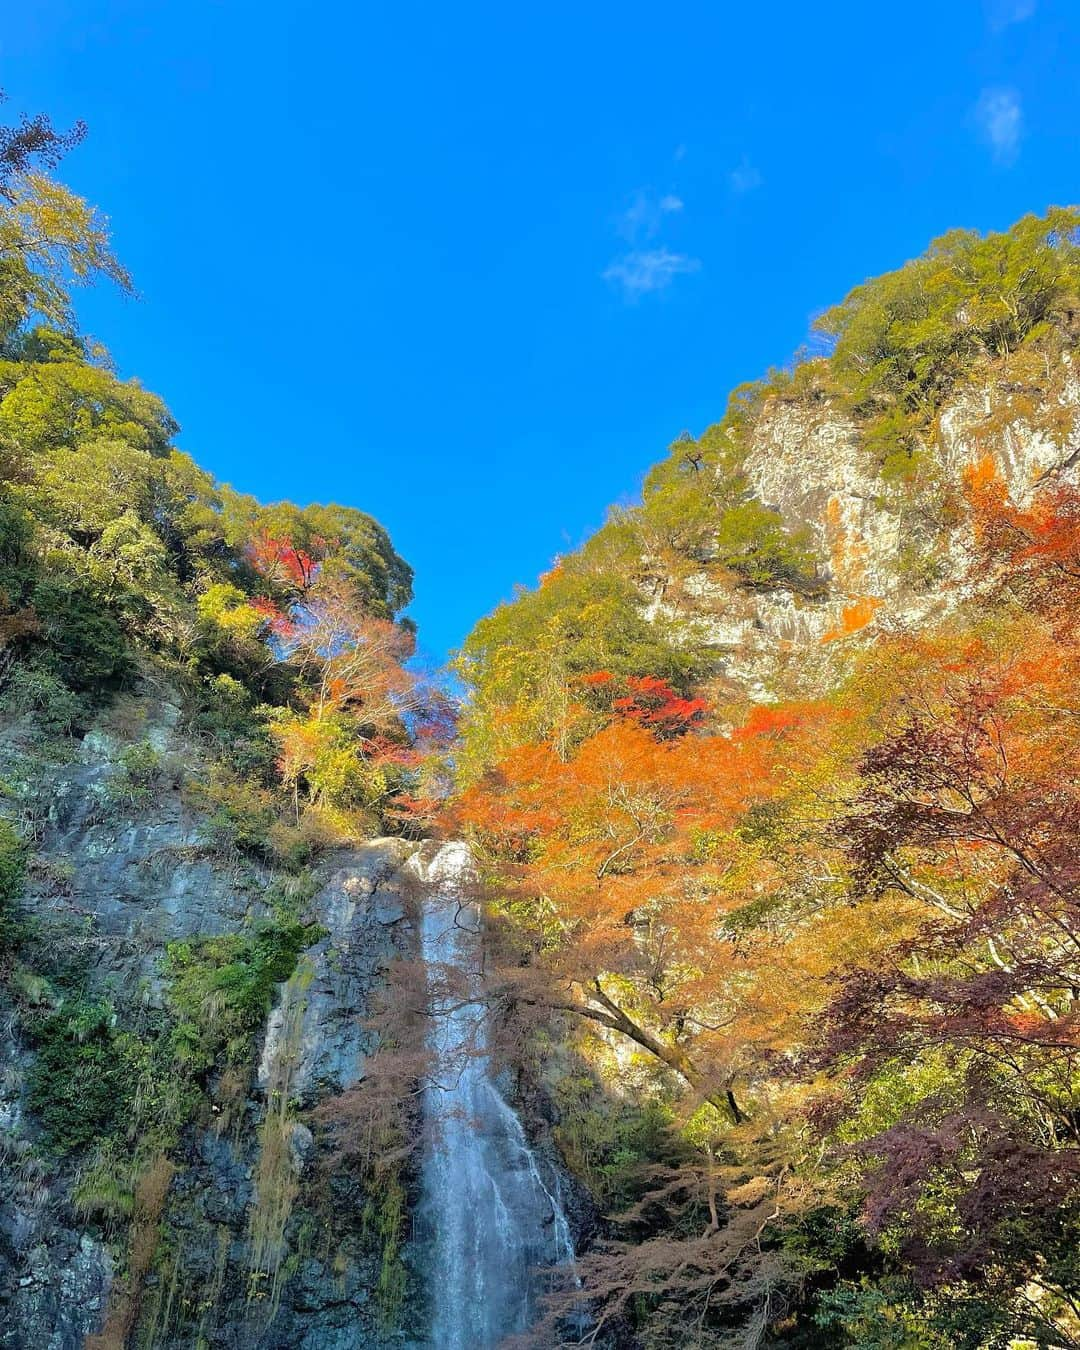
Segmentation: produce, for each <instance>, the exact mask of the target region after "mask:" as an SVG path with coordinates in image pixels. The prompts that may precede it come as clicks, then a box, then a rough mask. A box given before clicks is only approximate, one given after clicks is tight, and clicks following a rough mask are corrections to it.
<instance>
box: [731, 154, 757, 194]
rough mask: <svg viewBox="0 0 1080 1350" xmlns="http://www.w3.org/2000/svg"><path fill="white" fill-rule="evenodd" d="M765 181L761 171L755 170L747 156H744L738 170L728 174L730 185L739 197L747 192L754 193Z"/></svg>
mask: <svg viewBox="0 0 1080 1350" xmlns="http://www.w3.org/2000/svg"><path fill="white" fill-rule="evenodd" d="M764 181H765V180H764V178H762V176H761V170H760V169H757V168H755V167H754V165H753V164H751V163H750V161H749V160H748V159H747V158H746V156H745V155H744V156H743V158H742V163H741V164H740V165H739V167H738V168H737V169H732V171H731V172H730V173H729V174H728V183H729V184H730V186H731V190H732V192H734V193H735V194H736V195H737V196H739V197H742V196H743V195H744V194H745V193H747V192H753V191H754V189H755V188H759V187H760V186H761V185H762V183H763V182H764Z"/></svg>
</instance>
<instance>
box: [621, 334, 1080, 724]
mask: <svg viewBox="0 0 1080 1350" xmlns="http://www.w3.org/2000/svg"><path fill="white" fill-rule="evenodd" d="M1021 389H1022V392H1023V394H1024V397H1023V399H1022V400H1021V399H1020V398H1018V396H1017V393H1018V390H1017V385H1016V383H1015V382H1013V381H1010V379H1009V378H1007V373H1003V372H1002V371H1001V370H998V369H993V368H988V369H987V370H986V371H985V372H983V373H982V375H981V377H980V378H979V379H978V380H977V381H974V382H973V383H972V384H971V385H970V386H969V387H966V388H964V389H963V390H962V391H959V392H958V393H957V394H956V395H955V396H953V397H951V398H950V399H949V400H948V401H947V402H946V403H945V404H944V406H943V407H942V408H941V410H940V412H939V414H938V416H937V418H936V419H935V422H934V424H933V426H932V428H931V430H930V432H929V433H928V434H926V435H925V436H924V437H923V439H922V444H921V446H920V463H919V468H918V471H917V473H916V475H915V479H914V481H913V482H912V481H906V482H903V483H898V482H897V481H896V480H895V479H892V480H891V479H890V478H889V477H887V476H886V475H884V474H883V473H882V472H881V471H880V469H879V468H878V466H877V464H876V463H875V461H874V459H873V457H872V456H870V455H868V454H867V451H866V447H865V444H864V433H863V430H862V428H861V427H860V426H859V424H858V422H857V421H856V419H855V418H853V417H852V416H851V415H850V414H848V413H846V412H845V411H844V410H843V409H842V408H839V407H837V406H835V405H834V404H831V403H830V402H828V401H825V402H821V403H818V402H812V401H808V400H804V401H801V402H798V401H786V400H780V399H777V400H774V401H773V402H772V403H771V404H769V405H768V406H767V407H766V408H765V410H764V412H763V414H762V416H761V417H760V419H759V420H758V422H757V424H756V425H755V427H754V429H753V432H752V434H751V437H750V442H749V445H748V449H747V454H746V457H745V459H744V461H743V466H742V467H743V469H744V471H745V474H746V480H747V485H748V487H749V489H750V490H751V491H752V492H753V493H754V495H755V496H756V498H757V499H758V500H760V501H761V502H762V503H763V504H764V505H766V506H767V507H769V508H771V509H772V510H774V511H775V512H777V513H778V515H779V516H780V517H781V518H782V519H783V521H784V522H785V524H786V525H788V526H789V527H794V528H796V529H800V528H801V529H805V530H806V531H808V533H809V536H810V538H811V540H812V543H813V549H814V552H815V553H816V555H817V556H818V557H819V558H820V559H821V561H822V568H821V579H822V580H823V582H824V585H823V586H822V588H821V592H820V593H817V594H806V593H801V592H800V591H798V590H788V589H784V588H771V589H768V590H758V591H755V590H750V589H747V588H746V587H743V586H739V585H737V584H735V583H734V582H733V580H732V579H731V578H730V577H727V576H724V575H723V574H720V575H718V574H717V570H716V569H709V568H705V569H702V570H700V571H697V572H692V573H691V574H690V575H689V576H687V577H685V578H684V579H683V581H682V582H681V585H680V587H679V589H678V598H677V601H676V602H675V603H671V602H670V601H669V600H668V599H667V597H666V596H665V600H664V601H661V602H655V601H654V602H653V603H652V604H651V605H650V606H649V607H648V609H647V610H646V612H647V613H648V614H649V616H650V617H651V618H657V617H665V618H671V619H674V620H675V622H676V623H677V624H680V625H681V624H686V623H689V629H688V632H687V640H689V641H692V642H695V643H700V644H703V645H704V646H706V647H708V648H709V649H711V651H712V653H713V654H714V656H715V657H716V659H717V662H718V666H719V669H720V670H721V671H722V673H723V674H725V675H727V676H728V677H730V678H732V679H734V680H735V681H736V682H737V683H739V684H740V685H742V686H743V687H745V688H746V689H747V691H748V692H749V693H750V694H751V695H752V696H754V697H757V698H763V697H768V696H769V695H770V693H771V692H775V689H776V687H777V684H778V682H783V683H785V684H787V685H790V684H792V683H794V684H795V685H796V686H797V687H800V686H801V687H804V688H820V687H825V686H826V685H827V684H828V683H829V682H830V680H832V679H833V678H835V675H836V661H837V659H838V650H837V649H832V650H830V648H831V646H832V644H833V643H834V642H835V641H836V640H837V639H839V638H849V637H852V636H854V635H855V634H857V633H860V632H862V633H864V634H865V636H866V637H870V636H872V635H873V634H874V633H875V632H877V631H880V630H882V629H886V630H895V629H908V630H912V631H915V630H918V629H919V628H920V627H923V626H926V625H929V624H931V623H933V622H935V621H936V620H938V619H940V618H942V617H944V616H945V615H947V614H948V613H949V611H950V610H951V609H953V608H954V607H955V606H956V604H957V603H958V602H959V600H961V599H962V598H963V597H964V596H966V595H968V594H970V593H971V591H972V590H973V589H974V588H975V587H976V586H977V584H978V583H977V578H975V577H973V576H972V575H971V552H970V542H971V525H970V518H969V515H968V513H967V512H965V511H964V510H963V509H962V498H963V494H964V484H965V479H966V476H967V475H968V474H970V472H971V471H972V470H973V469H975V468H976V466H978V465H980V464H987V463H988V464H992V465H993V468H994V470H995V472H996V473H997V474H998V475H999V476H1000V478H1001V480H1002V482H1003V483H1004V485H1005V487H1006V488H1007V490H1008V494H1009V496H1010V498H1011V499H1012V501H1013V502H1015V503H1016V504H1017V505H1018V506H1024V505H1026V504H1027V502H1028V501H1029V500H1030V498H1031V496H1032V494H1033V493H1034V492H1036V491H1037V490H1038V489H1040V488H1043V487H1045V486H1047V484H1049V483H1053V482H1075V481H1076V480H1077V477H1078V459H1080V429H1078V427H1077V423H1078V421H1080V380H1078V378H1077V375H1076V372H1075V368H1074V362H1073V359H1072V357H1071V355H1070V353H1068V352H1066V353H1065V354H1064V355H1063V356H1062V357H1061V358H1060V365H1059V366H1058V367H1057V368H1056V369H1054V370H1050V369H1047V370H1046V371H1045V372H1044V373H1042V375H1041V376H1040V378H1039V379H1038V380H1037V381H1036V382H1035V384H1034V386H1033V387H1032V388H1025V387H1023V386H1021Z"/></svg>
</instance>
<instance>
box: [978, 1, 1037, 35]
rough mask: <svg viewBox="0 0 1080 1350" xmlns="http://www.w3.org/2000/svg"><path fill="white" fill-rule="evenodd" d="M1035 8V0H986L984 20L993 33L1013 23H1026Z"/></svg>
mask: <svg viewBox="0 0 1080 1350" xmlns="http://www.w3.org/2000/svg"><path fill="white" fill-rule="evenodd" d="M1036 8H1037V0H986V19H987V22H988V23H989V25H990V27H991V28H992V29H993V30H994V32H995V33H1000V32H1001V30H1002V29H1003V28H1010V27H1011V26H1012V25H1013V24H1014V23H1026V22H1027V20H1028V19H1030V18H1031V17H1032V16H1033V15H1034V13H1035V10H1036Z"/></svg>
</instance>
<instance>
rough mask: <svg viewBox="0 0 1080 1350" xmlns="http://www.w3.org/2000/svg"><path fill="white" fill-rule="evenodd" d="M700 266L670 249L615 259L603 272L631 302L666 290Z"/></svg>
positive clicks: (694, 260)
mask: <svg viewBox="0 0 1080 1350" xmlns="http://www.w3.org/2000/svg"><path fill="white" fill-rule="evenodd" d="M700 267H701V260H700V259H699V258H691V257H690V256H689V255H688V254H686V253H672V252H671V250H670V249H668V248H653V249H646V250H644V251H641V250H635V251H634V252H632V253H626V254H624V255H623V256H622V257H621V258H616V259H615V261H614V262H613V263H612V264H611V265H610V266H609V267H608V268H607V270H606V271H605V272H604V280H605V281H610V282H611V283H612V285H615V286H618V287H619V288H620V289H621V290H622V292H623V294H624V295H625V296H626V297H627V298H628V299H631V300H636V299H638V298H639V297H640V296H642V295H648V294H649V293H651V292H655V291H662V290H665V289H666V288H667V287H668V286H670V285H671V283H672V281H674V279H675V278H676V277H677V276H680V275H685V274H687V273H690V272H696V271H698V270H699V268H700Z"/></svg>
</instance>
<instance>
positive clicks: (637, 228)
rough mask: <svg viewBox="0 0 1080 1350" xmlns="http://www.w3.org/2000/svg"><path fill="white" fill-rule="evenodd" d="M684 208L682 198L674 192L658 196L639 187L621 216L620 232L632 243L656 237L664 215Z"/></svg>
mask: <svg viewBox="0 0 1080 1350" xmlns="http://www.w3.org/2000/svg"><path fill="white" fill-rule="evenodd" d="M682 209H683V201H682V198H681V197H676V196H675V194H674V193H673V192H668V193H665V195H664V196H662V197H656V196H655V195H654V194H653V193H652V192H648V191H646V190H645V189H644V188H639V189H638V191H637V192H635V193H634V195H633V198H632V199H631V201H630V205H629V206H628V207H626V209H625V210H624V211H623V212H622V214H621V215H620V216H619V219H618V230H619V233H620V234H621V235H622V237H623V238H624V239H626V240H628V241H629V242H630V243H632V244H637V243H641V242H642V241H643V240H645V239H654V238H655V237H656V236H657V235H658V234H659V233H660V227H661V225H662V224H663V222H664V217H665V216H667V215H671V214H672V213H673V212H675V211H681V210H682Z"/></svg>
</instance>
